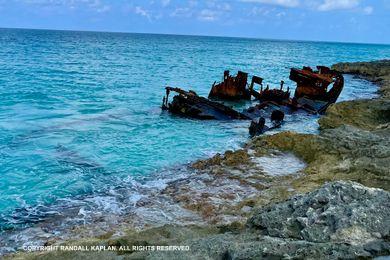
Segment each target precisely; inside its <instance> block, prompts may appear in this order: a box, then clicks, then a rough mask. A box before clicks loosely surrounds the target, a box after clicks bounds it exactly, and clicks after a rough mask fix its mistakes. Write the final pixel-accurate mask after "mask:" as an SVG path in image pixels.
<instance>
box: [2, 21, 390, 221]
mask: <svg viewBox="0 0 390 260" xmlns="http://www.w3.org/2000/svg"><path fill="white" fill-rule="evenodd" d="M383 58H390V46H388V45H366V44H343V43H317V42H296V41H272V40H255V39H240V38H221V37H196V36H168V35H146V34H119V33H95V32H68V31H44V30H8V29H0V219H1V221H0V222H1V223H0V225H1V226H2V227H10V226H12V225H13V224H15V223H18V221H17V218H18V217H20V216H21V215H23V214H25V212H24V211H23V209H26V208H30V209H31V208H34V207H36V206H37V205H50V204H52V203H55V202H56V201H57V200H58V199H64V198H73V197H75V196H80V195H82V194H87V195H91V194H94V193H99V192H104V191H105V190H109V189H111V188H112V187H116V186H117V185H123V183H128V182H129V181H136V180H137V178H138V177H140V176H146V175H148V176H150V174H152V173H155V172H160V171H161V170H162V169H164V168H169V167H173V166H175V165H179V164H183V163H186V162H189V161H193V160H195V159H198V158H203V157H207V156H209V155H211V154H214V153H216V152H223V151H224V150H226V149H235V148H238V147H240V145H242V144H243V143H244V142H245V141H246V140H247V138H248V132H247V127H248V124H249V122H238V121H234V122H216V121H210V122H199V121H195V120H189V119H182V118H177V117H172V116H170V115H168V114H166V113H162V112H161V110H160V105H161V100H162V97H163V95H164V86H165V85H170V86H178V87H183V88H185V89H188V88H191V89H193V90H195V91H196V92H197V93H198V94H200V95H205V96H206V95H207V94H208V91H209V89H210V86H211V84H212V83H213V82H214V81H216V80H217V81H219V80H220V79H221V78H222V75H223V71H224V70H225V69H230V70H231V71H232V72H234V73H235V72H236V71H237V70H243V71H247V72H249V73H250V75H253V74H256V75H259V76H261V77H263V78H264V79H265V84H270V86H277V85H278V84H279V82H280V80H282V79H283V80H285V81H286V82H287V86H290V88H293V87H294V85H293V84H292V82H290V81H289V80H288V75H289V68H290V67H301V66H302V65H310V66H315V65H319V64H321V65H331V64H333V63H336V62H340V61H368V60H374V59H383ZM375 91H376V88H375V86H373V85H372V84H370V83H368V82H365V81H362V80H359V79H354V78H352V77H347V78H346V86H345V90H344V92H343V93H342V95H341V97H340V100H347V99H355V98H370V97H373V96H374V95H375ZM245 105H249V104H244V105H243V104H241V105H240V107H241V108H242V107H243V106H245ZM305 118H308V119H309V120H303V119H305ZM288 121H289V124H285V126H284V127H283V128H282V129H281V130H286V129H287V130H296V131H299V132H310V133H315V132H316V131H317V127H318V125H317V122H316V118H315V117H307V116H305V115H299V116H293V117H290V118H289V119H288ZM167 174H168V173H167ZM160 177H161V175H160ZM163 177H164V176H163ZM163 177H162V178H163ZM167 177H172V176H167ZM12 216H13V217H12Z"/></svg>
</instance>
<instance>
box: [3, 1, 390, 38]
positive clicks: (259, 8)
mask: <svg viewBox="0 0 390 260" xmlns="http://www.w3.org/2000/svg"><path fill="white" fill-rule="evenodd" d="M0 27H11V28H47V29H65V30H93V31H119V32H141V33H168V34H190V35H217V36H238V37H255V38H272V39H296V40H317V41H342V42H365V43H366V42H368V43H386V44H389V43H390V29H389V28H390V0H371V1H369V0H227V1H222V0H203V1H201V0H144V1H140V0H116V1H108V0H0Z"/></svg>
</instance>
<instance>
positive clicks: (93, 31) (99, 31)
mask: <svg viewBox="0 0 390 260" xmlns="http://www.w3.org/2000/svg"><path fill="white" fill-rule="evenodd" d="M1 29H6V30H7V29H8V30H37V31H39V30H40V31H60V32H61V31H64V32H92V33H117V34H151V35H166V36H190V37H220V38H235V39H248V40H268V41H286V42H288V41H290V42H292V41H295V42H312V43H343V44H362V45H364V44H366V45H384V46H389V45H390V43H378V42H343V41H328V40H300V39H286V38H282V39H281V38H258V37H252V36H228V35H208V34H180V33H157V32H129V31H104V30H82V29H77V30H75V29H51V28H29V27H1V26H0V30H1Z"/></svg>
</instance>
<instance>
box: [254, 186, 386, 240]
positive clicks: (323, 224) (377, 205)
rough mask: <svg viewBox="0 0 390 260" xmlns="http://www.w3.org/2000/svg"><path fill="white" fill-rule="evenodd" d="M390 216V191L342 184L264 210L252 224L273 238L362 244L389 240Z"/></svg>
mask: <svg viewBox="0 0 390 260" xmlns="http://www.w3.org/2000/svg"><path fill="white" fill-rule="evenodd" d="M389 216H390V193H389V192H386V191H383V190H381V189H375V188H367V187H364V186H362V185H359V184H357V183H353V182H343V181H339V182H332V183H327V184H325V185H324V186H323V187H321V188H320V189H318V190H315V191H313V192H311V193H309V194H305V195H297V196H293V197H292V198H290V199H289V200H288V201H286V202H283V203H280V204H276V205H271V206H269V207H265V208H261V209H259V210H257V212H255V213H254V215H253V217H252V218H250V219H249V221H248V225H249V226H250V227H251V228H254V229H259V230H261V233H262V234H264V235H268V236H273V237H280V238H294V239H301V240H306V241H308V242H322V243H324V242H330V241H332V242H340V243H349V244H352V245H362V244H366V243H368V242H371V241H375V240H380V239H382V240H383V239H386V238H388V237H389V235H390V218H389Z"/></svg>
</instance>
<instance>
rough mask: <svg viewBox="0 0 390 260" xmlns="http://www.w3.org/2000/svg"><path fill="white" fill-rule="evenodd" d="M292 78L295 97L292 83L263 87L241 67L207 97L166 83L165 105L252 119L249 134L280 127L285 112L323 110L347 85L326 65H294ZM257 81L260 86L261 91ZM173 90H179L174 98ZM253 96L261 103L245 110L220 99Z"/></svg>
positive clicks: (186, 112) (203, 115)
mask: <svg viewBox="0 0 390 260" xmlns="http://www.w3.org/2000/svg"><path fill="white" fill-rule="evenodd" d="M289 79H290V80H292V81H294V82H296V84H297V85H296V88H295V92H294V96H293V97H291V91H290V88H289V87H287V88H286V89H284V84H285V82H284V81H283V80H282V81H281V82H280V87H278V88H274V89H271V88H270V87H269V86H268V85H267V86H266V87H265V88H264V87H263V78H261V77H258V76H253V77H252V80H251V83H250V84H249V85H248V83H247V81H248V73H245V72H242V71H238V73H237V75H236V76H231V75H230V73H229V71H228V70H226V71H225V72H224V77H223V81H222V82H220V83H215V82H214V84H213V85H212V87H211V90H210V93H209V96H208V98H204V97H201V96H199V95H198V94H196V93H195V92H194V91H191V90H190V91H185V90H183V89H180V88H173V87H166V95H165V96H164V98H163V104H162V109H163V110H168V111H169V112H171V113H172V114H176V115H179V116H184V117H189V118H195V119H202V120H210V119H216V120H234V119H238V120H252V123H251V126H250V134H251V135H257V134H261V133H263V132H265V131H267V130H270V129H273V128H276V127H280V126H281V124H282V122H283V119H284V115H285V113H287V114H292V113H295V112H297V111H298V110H302V111H305V112H307V113H311V114H322V113H324V112H325V111H326V109H327V108H328V107H329V105H331V104H333V103H335V102H336V100H337V98H338V97H339V95H340V93H341V91H342V89H343V87H344V77H343V75H342V74H341V73H338V72H336V71H334V70H331V69H330V68H328V67H325V66H317V70H313V69H312V68H310V67H303V68H302V69H297V68H292V69H291V70H290V76H289ZM255 84H257V85H259V86H260V89H259V90H258V91H257V90H255ZM170 92H175V93H176V95H175V96H174V97H173V99H172V101H171V102H169V94H170ZM252 98H253V99H254V100H255V101H256V102H258V103H257V104H256V105H254V106H251V107H249V108H247V109H244V110H243V111H242V112H239V111H237V110H235V109H233V108H232V107H229V106H226V105H224V104H222V103H220V102H218V101H217V100H252ZM265 118H269V121H270V122H271V123H270V124H269V125H266V124H265V122H266V121H265Z"/></svg>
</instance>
